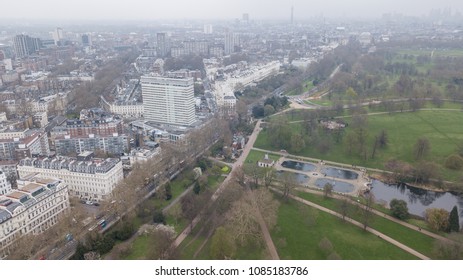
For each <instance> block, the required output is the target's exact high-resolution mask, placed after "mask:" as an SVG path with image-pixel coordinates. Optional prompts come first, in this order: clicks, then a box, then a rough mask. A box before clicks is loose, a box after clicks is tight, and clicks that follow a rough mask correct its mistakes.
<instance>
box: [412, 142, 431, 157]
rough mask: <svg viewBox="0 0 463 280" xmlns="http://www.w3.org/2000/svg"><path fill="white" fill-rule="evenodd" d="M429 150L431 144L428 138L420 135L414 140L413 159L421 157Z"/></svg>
mask: <svg viewBox="0 0 463 280" xmlns="http://www.w3.org/2000/svg"><path fill="white" fill-rule="evenodd" d="M430 150H431V144H430V143H429V140H428V138H426V137H421V138H418V140H416V143H415V146H414V154H415V159H422V158H424V157H425V156H427V155H428V154H429V151H430Z"/></svg>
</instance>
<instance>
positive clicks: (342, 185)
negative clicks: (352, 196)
mask: <svg viewBox="0 0 463 280" xmlns="http://www.w3.org/2000/svg"><path fill="white" fill-rule="evenodd" d="M327 183H330V184H331V185H332V186H333V191H335V192H340V193H349V192H352V191H353V190H354V185H352V184H349V183H346V182H342V181H337V180H330V179H326V178H320V179H317V181H315V185H316V186H317V187H318V188H320V189H323V187H324V186H325V185H326V184H327Z"/></svg>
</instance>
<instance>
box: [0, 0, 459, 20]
mask: <svg viewBox="0 0 463 280" xmlns="http://www.w3.org/2000/svg"><path fill="white" fill-rule="evenodd" d="M291 6H293V7H294V16H295V19H297V20H305V19H308V18H310V17H314V16H325V17H344V18H375V17H380V16H381V15H383V14H384V13H399V14H404V15H410V16H423V15H428V14H429V12H430V11H431V10H432V9H448V8H450V9H451V11H452V12H461V11H463V2H462V1H456V0H443V1H420V0H410V1H400V0H376V1H366V0H351V1H341V0H326V1H305V0H291V1H284V0H273V1H265V0H251V1H246V0H236V1H215V0H199V1H189V0H172V1H149V0H133V1H110V0H101V1H91V0H81V1H75V0H72V1H59V0H43V1H33V0H24V1H12V2H9V3H8V13H6V14H4V15H2V17H4V18H15V19H29V20H32V19H48V20H157V19H233V18H236V17H239V16H240V15H241V14H242V13H249V14H250V15H251V18H252V19H288V18H289V16H290V10H291Z"/></svg>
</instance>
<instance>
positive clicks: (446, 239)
mask: <svg viewBox="0 0 463 280" xmlns="http://www.w3.org/2000/svg"><path fill="white" fill-rule="evenodd" d="M297 190H299V191H303V192H306V193H312V194H316V195H320V196H322V195H323V194H322V193H321V192H320V191H317V190H311V189H306V188H297ZM332 196H333V197H334V198H337V199H346V197H344V196H342V195H339V194H335V193H334V194H333V195H332ZM347 201H348V202H349V203H351V204H355V205H360V206H363V204H361V203H359V202H356V201H354V200H351V199H347ZM371 212H372V213H374V214H375V215H378V216H381V217H383V218H385V219H388V220H390V221H392V222H395V223H398V224H401V225H402V226H404V227H407V228H409V229H413V230H415V231H419V232H421V233H422V234H424V235H427V236H429V237H432V238H435V239H439V240H442V241H449V242H454V241H453V240H451V239H448V238H446V237H444V236H442V235H439V234H435V233H433V232H431V231H428V230H425V229H422V228H420V227H418V226H415V225H412V224H409V223H407V222H404V221H402V220H399V219H397V218H394V217H392V216H390V215H387V214H384V213H383V212H380V211H378V210H376V209H371Z"/></svg>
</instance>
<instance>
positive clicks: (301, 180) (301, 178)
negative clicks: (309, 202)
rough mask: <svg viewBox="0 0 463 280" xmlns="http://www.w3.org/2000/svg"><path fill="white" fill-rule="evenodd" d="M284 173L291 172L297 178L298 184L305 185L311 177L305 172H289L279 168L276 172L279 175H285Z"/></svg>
mask: <svg viewBox="0 0 463 280" xmlns="http://www.w3.org/2000/svg"><path fill="white" fill-rule="evenodd" d="M284 173H288V174H291V176H293V177H294V179H295V180H296V182H297V183H298V184H301V185H304V186H306V185H307V183H308V182H309V179H310V177H309V176H307V175H305V174H301V173H295V172H287V171H283V170H278V171H277V172H276V174H277V177H281V176H283V174H284Z"/></svg>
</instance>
